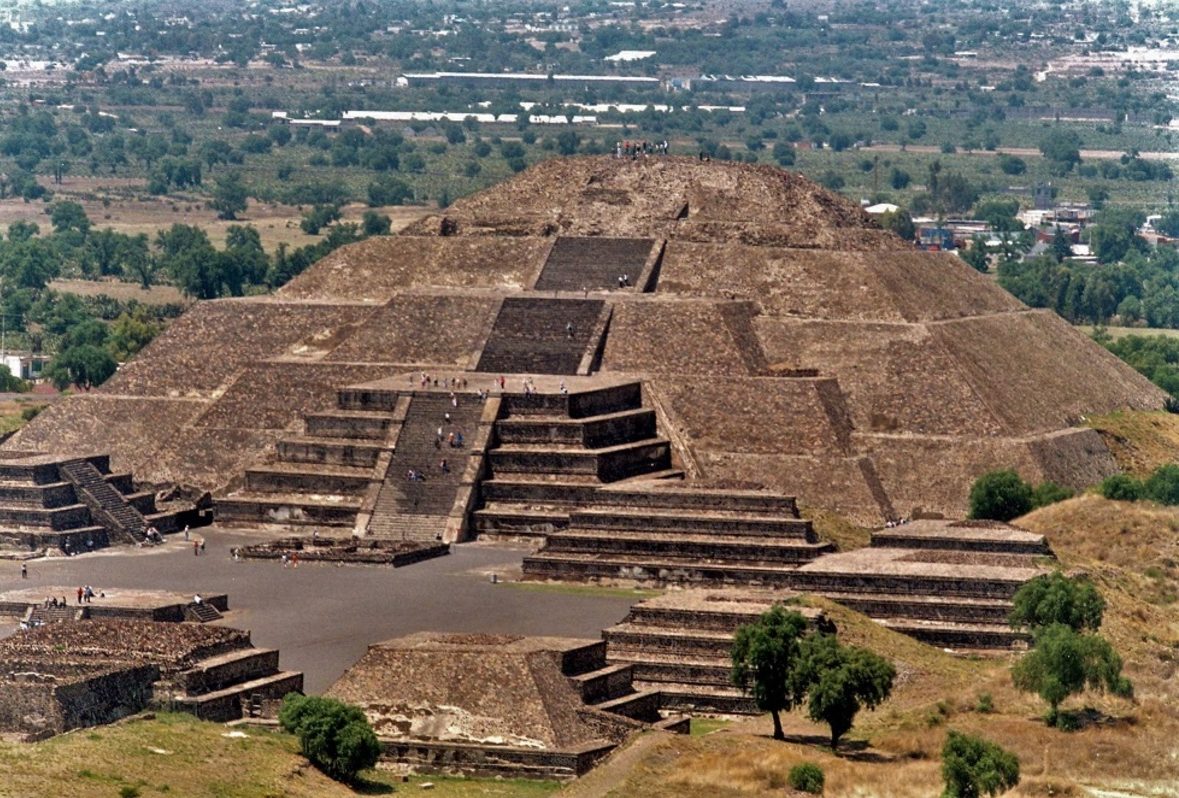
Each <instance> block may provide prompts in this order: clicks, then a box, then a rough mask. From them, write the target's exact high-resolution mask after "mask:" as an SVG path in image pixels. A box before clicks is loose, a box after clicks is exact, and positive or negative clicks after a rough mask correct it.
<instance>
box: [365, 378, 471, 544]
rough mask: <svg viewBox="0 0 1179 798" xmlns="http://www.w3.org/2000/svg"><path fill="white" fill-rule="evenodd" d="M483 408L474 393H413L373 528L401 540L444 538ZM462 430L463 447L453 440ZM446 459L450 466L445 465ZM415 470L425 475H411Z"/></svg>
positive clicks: (371, 531)
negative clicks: (452, 441) (449, 394)
mask: <svg viewBox="0 0 1179 798" xmlns="http://www.w3.org/2000/svg"><path fill="white" fill-rule="evenodd" d="M482 414H483V405H482V403H481V402H480V401H479V400H478V398H477V397H476V396H475V395H473V394H467V393H458V394H455V395H454V398H453V400H452V398H451V397H450V396H448V395H447V394H445V393H436V394H431V393H418V394H414V396H413V398H412V399H411V400H410V403H409V409H408V412H407V413H406V416H405V421H404V423H403V424H402V426H401V431H400V432H399V434H398V436H397V446H396V449H395V450H394V453H393V456H392V459H391V460H390V463H389V468H388V470H387V472H386V475H385V481H384V482H383V484H382V485H381V488H380V493H379V494H378V495H377V501H376V507H375V509H374V510H373V514H372V518H371V519H370V520H369V524H368V534H370V535H374V536H378V537H392V538H398V539H402V540H436V539H440V538H441V535H442V532H443V530H444V529H445V526H446V519H447V516H448V515H450V513H451V511H452V510H453V509H454V504H455V499H456V497H457V495H458V490H459V486H460V484H461V483H462V481H463V476H464V472H465V471H466V467H467V459H468V456H467V455H468V452H469V451H470V448H469V447H470V444H471V443H472V442H473V440H474V439H475V432H476V429H477V428H478V426H479V420H480V418H481V416H482ZM458 434H462V436H463V439H464V444H463V446H462V447H461V448H459V447H456V446H452V445H451V440H452V436H457V435H458ZM456 439H457V437H456ZM443 459H445V460H446V462H447V469H446V470H443V469H442V468H441V461H442V460H443ZM410 470H413V471H415V472H416V473H418V474H421V475H422V479H420V480H410V479H408V473H409V471H410Z"/></svg>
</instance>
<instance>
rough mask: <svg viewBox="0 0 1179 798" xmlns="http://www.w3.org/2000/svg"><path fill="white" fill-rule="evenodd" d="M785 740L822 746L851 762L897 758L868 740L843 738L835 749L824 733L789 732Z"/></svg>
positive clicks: (888, 760)
mask: <svg viewBox="0 0 1179 798" xmlns="http://www.w3.org/2000/svg"><path fill="white" fill-rule="evenodd" d="M771 739H772V738H771ZM783 742H787V743H794V744H795V745H805V746H808V747H811V748H821V749H823V750H824V751H830V752H831V753H832V754H834V755H835V756H837V757H839V758H840V759H846V760H848V761H851V762H870V763H875V764H882V763H885V762H892V761H894V760H895V757H892V756H886V755H884V754H882V753H880V752H879V751H874V750H872V748H871V746H870V745H869V744H868V741H867V740H842V741H840V743H839V747H838V748H835V749H832V748H831V738H830V737H828V736H826V735H823V734H787V735H786V739H785V740H784V741H783Z"/></svg>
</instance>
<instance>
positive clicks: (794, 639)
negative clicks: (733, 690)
mask: <svg viewBox="0 0 1179 798" xmlns="http://www.w3.org/2000/svg"><path fill="white" fill-rule="evenodd" d="M805 631H806V619H804V618H803V617H802V615H800V614H799V613H797V612H790V611H788V610H786V608H785V607H783V606H781V605H775V606H774V607H773V608H771V609H770V610H769V611H768V612H766V613H765V614H763V615H762V616H761V617H760V618H758V619H757V620H756V621H754V622H753V623H751V624H748V625H746V626H742V627H740V628H739V629H738V630H737V633H736V635H735V636H734V637H733V649H732V659H733V672H732V678H733V684H735V685H737V686H738V687H740V688H741V689H742V690H745V691H746V692H749V693H751V694H752V695H753V700H754V701H756V702H757V706H758V708H759V709H763V710H766V711H767V712H769V713H770V715H771V716H772V717H773V719H774V739H775V740H784V739H786V738H785V735H784V734H783V733H782V719H781V717H780V715H781V713H782V712H789V711H790V710H791V709H792V708H793V707H794V706H795V704H797V703H798V702H799V701H800V700H801V699H802V695H801V688H802V687H803V685H801V684H800V683H798V682H797V681H795V680H794V671H795V667H796V665H797V659H798V655H799V648H800V640H801V638H802V635H803V633H804V632H805Z"/></svg>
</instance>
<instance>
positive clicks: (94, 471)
mask: <svg viewBox="0 0 1179 798" xmlns="http://www.w3.org/2000/svg"><path fill="white" fill-rule="evenodd" d="M181 504H182V505H183V507H182V508H180V509H176V508H173V509H169V510H166V511H160V510H159V509H158V508H157V507H156V498H155V493H154V491H150V490H140V489H138V488H137V487H136V486H135V483H134V481H133V479H132V477H131V475H130V474H115V473H112V472H111V469H110V457H109V456H108V455H104V454H94V455H88V456H84V457H63V456H58V455H48V454H43V453H40V452H5V453H4V455H3V457H2V458H0V547H3V548H8V549H15V550H17V551H27V552H33V551H38V550H43V549H49V548H52V549H60V550H61V551H63V552H66V553H73V554H77V553H82V552H87V551H93V550H95V549H99V548H103V547H105V546H107V545H110V544H111V543H143V542H144V541H145V539H146V536H147V532H148V530H149V529H154V530H155V532H158V533H159V534H161V535H163V534H168V533H171V532H175V531H177V530H179V529H180V528H181V527H182V526H184V525H186V524H188V525H193V526H196V525H197V524H199V523H201V522H202V519H201V518H200V516H199V514H198V513H197V512H196V511H195V509H193V508H192V505H188V504H184V503H183V502H182V503H181Z"/></svg>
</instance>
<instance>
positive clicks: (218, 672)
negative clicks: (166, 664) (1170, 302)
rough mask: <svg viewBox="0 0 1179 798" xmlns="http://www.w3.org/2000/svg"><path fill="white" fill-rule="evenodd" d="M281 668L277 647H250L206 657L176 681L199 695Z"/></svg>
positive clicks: (185, 690)
mask: <svg viewBox="0 0 1179 798" xmlns="http://www.w3.org/2000/svg"><path fill="white" fill-rule="evenodd" d="M277 672H278V650H277V649H273V648H249V647H247V648H240V649H237V650H235V651H228V652H226V653H224V654H218V655H217V656H214V657H208V658H206V659H202V660H200V661H199V662H197V663H196V664H195V665H193V667H192V668H190V669H188V670H186V671H184V672H183V673H180V674H178V675H177V677H176V680H175V681H176V683H177V686H178V687H179V688H180V689H182V690H183V691H184V693H185V694H186V695H188V696H198V695H205V694H208V693H215V692H218V691H220V690H224V689H226V688H231V689H232V688H233V687H235V686H237V685H241V684H242V683H246V682H251V681H254V680H256V679H267V678H269V677H271V676H273V675H274V674H275V673H277Z"/></svg>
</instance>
